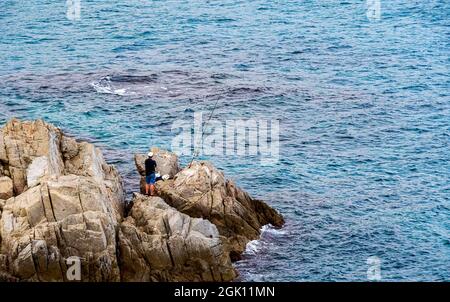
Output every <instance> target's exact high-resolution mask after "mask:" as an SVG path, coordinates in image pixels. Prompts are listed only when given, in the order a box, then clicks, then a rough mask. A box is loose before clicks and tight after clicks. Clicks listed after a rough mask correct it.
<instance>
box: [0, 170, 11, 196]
mask: <svg viewBox="0 0 450 302" xmlns="http://www.w3.org/2000/svg"><path fill="white" fill-rule="evenodd" d="M12 196H13V182H12V180H11V178H9V177H8V176H2V177H0V199H8V198H11V197H12Z"/></svg>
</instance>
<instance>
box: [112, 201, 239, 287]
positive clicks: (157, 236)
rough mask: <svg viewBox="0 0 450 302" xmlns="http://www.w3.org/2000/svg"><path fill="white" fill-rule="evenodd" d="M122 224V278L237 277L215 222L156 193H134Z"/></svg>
mask: <svg viewBox="0 0 450 302" xmlns="http://www.w3.org/2000/svg"><path fill="white" fill-rule="evenodd" d="M133 203H134V206H133V208H132V210H131V212H130V215H129V216H128V217H127V218H126V219H125V220H124V222H123V223H122V224H121V227H120V232H119V243H120V244H119V248H120V255H121V258H122V261H121V273H122V280H124V281H231V280H233V279H234V278H235V277H236V272H235V270H234V269H233V267H232V264H231V260H230V258H229V255H228V253H227V251H226V249H225V246H224V245H223V244H222V241H221V237H220V236H219V233H218V231H217V228H216V227H215V226H214V225H213V224H211V223H210V222H209V221H207V220H204V219H200V218H191V217H189V216H188V215H185V214H182V213H180V212H178V211H177V210H176V209H174V208H172V207H170V206H169V205H167V204H166V203H165V202H164V201H163V200H162V199H161V198H159V197H147V196H144V195H141V194H135V195H134V198H133Z"/></svg>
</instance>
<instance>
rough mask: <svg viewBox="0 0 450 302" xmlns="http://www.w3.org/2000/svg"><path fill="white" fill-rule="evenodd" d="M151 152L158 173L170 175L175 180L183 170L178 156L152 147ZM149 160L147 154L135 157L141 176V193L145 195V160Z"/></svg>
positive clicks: (139, 154)
mask: <svg viewBox="0 0 450 302" xmlns="http://www.w3.org/2000/svg"><path fill="white" fill-rule="evenodd" d="M150 150H151V151H152V152H153V159H154V160H155V161H156V165H157V166H156V171H157V172H159V174H161V176H163V175H169V178H173V177H175V175H176V174H177V173H178V172H179V171H180V170H181V169H180V165H179V163H178V156H177V155H176V154H174V153H171V152H169V151H166V150H162V149H159V148H157V147H152V148H151V149H150ZM147 158H148V156H147V154H141V153H138V154H135V155H134V163H135V165H136V168H137V170H138V173H139V174H140V175H141V181H140V189H141V193H145V160H146V159H147Z"/></svg>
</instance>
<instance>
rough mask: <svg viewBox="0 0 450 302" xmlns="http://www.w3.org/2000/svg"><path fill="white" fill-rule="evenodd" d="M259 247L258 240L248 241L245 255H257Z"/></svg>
mask: <svg viewBox="0 0 450 302" xmlns="http://www.w3.org/2000/svg"><path fill="white" fill-rule="evenodd" d="M260 245H261V241H260V240H252V241H249V242H248V243H247V245H246V247H245V254H247V255H255V254H256V253H258V251H259V248H260Z"/></svg>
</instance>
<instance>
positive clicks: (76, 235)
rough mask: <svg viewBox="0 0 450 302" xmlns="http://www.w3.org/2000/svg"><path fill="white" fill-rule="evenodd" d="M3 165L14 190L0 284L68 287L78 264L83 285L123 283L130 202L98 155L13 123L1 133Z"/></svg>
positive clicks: (52, 131) (5, 212) (4, 226)
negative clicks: (124, 224)
mask: <svg viewBox="0 0 450 302" xmlns="http://www.w3.org/2000/svg"><path fill="white" fill-rule="evenodd" d="M0 163H1V165H2V167H3V171H4V172H5V170H6V172H7V173H9V174H10V175H11V178H12V179H11V182H12V187H13V188H14V190H13V191H14V192H13V195H14V196H13V197H12V198H9V199H8V200H6V201H4V202H2V212H1V219H0V238H1V246H0V280H6V281H13V280H28V281H67V275H66V273H67V270H68V267H70V265H72V263H67V260H68V259H69V258H71V257H74V256H75V257H79V259H80V261H81V280H82V281H119V280H120V273H119V266H118V259H117V257H116V250H117V242H116V236H117V231H118V229H119V224H120V221H121V220H122V217H123V206H124V201H125V195H124V191H123V187H122V181H121V178H120V176H119V174H118V172H117V170H116V169H115V168H114V167H113V166H110V165H108V164H106V162H105V161H104V159H103V156H102V154H101V152H100V150H99V149H97V148H95V147H94V146H93V145H91V144H88V143H85V142H81V143H78V142H76V141H75V140H74V139H72V138H67V137H65V136H64V135H63V133H62V132H61V131H60V130H59V129H58V128H56V127H54V126H52V125H49V124H46V123H44V122H43V121H39V120H38V121H31V122H27V121H25V122H21V121H19V120H15V119H14V120H11V121H10V122H8V123H7V124H6V125H5V127H4V128H3V129H1V130H0Z"/></svg>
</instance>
